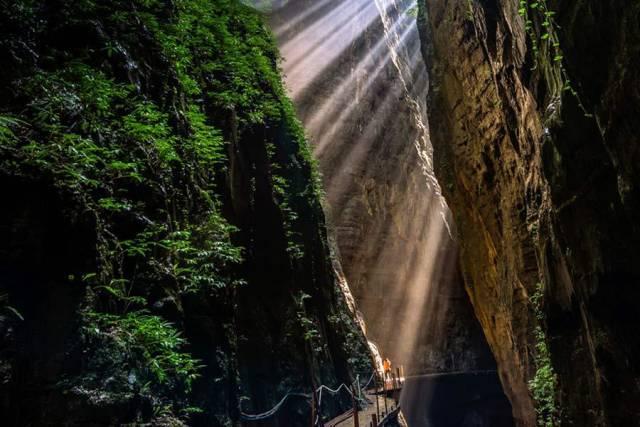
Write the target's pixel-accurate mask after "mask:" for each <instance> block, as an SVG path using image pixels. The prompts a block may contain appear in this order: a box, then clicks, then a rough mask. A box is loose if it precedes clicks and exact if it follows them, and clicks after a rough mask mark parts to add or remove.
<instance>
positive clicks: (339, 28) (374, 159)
mask: <svg viewBox="0 0 640 427" xmlns="http://www.w3.org/2000/svg"><path fill="white" fill-rule="evenodd" d="M411 7H412V4H411V2H409V1H398V2H395V1H391V0H383V1H379V2H376V1H368V0H367V1H362V0H358V1H347V0H331V1H325V2H308V1H303V0H297V1H291V2H289V3H287V4H286V6H284V7H281V8H279V9H276V10H274V12H273V13H272V14H271V16H270V23H271V27H272V29H273V31H274V33H275V35H276V39H277V42H278V45H279V47H280V51H281V54H282V55H283V58H284V61H283V71H284V74H285V76H286V83H287V87H288V88H289V90H290V92H291V94H292V99H293V102H294V105H295V107H296V110H297V112H298V115H299V116H300V118H301V120H302V122H303V124H304V126H305V129H306V131H307V133H308V135H309V139H310V141H311V143H312V145H313V147H314V155H315V157H316V158H317V159H318V164H319V169H320V171H321V172H322V175H323V182H324V188H325V191H326V206H325V210H326V211H327V213H328V217H329V225H330V234H331V235H333V236H334V238H335V242H336V246H337V249H338V253H339V255H340V260H341V264H342V266H343V269H344V273H345V276H346V278H347V281H348V283H349V286H350V288H351V290H352V292H353V295H354V297H355V300H356V302H357V306H358V309H359V310H360V311H361V312H362V314H363V318H364V320H365V321H366V326H367V336H368V338H369V339H370V340H372V341H374V342H375V343H376V344H377V345H378V347H379V348H380V351H381V352H382V354H383V356H388V357H389V358H390V359H391V360H392V362H393V363H394V364H395V365H396V366H398V365H404V367H405V369H406V371H407V373H424V372H432V371H451V370H469V369H476V368H491V367H492V366H493V361H492V358H491V355H490V354H489V353H488V351H487V347H486V343H485V341H484V338H483V337H482V333H481V331H480V330H479V328H478V325H477V322H476V321H475V319H474V318H473V315H472V313H471V310H470V307H469V305H468V303H467V301H465V299H464V298H462V296H463V287H462V284H461V276H460V273H459V270H458V267H457V262H456V259H457V249H456V246H455V243H454V242H453V240H452V239H451V237H450V235H449V230H448V227H449V224H447V223H446V220H447V219H448V220H450V218H449V214H448V210H447V207H446V205H445V204H444V203H443V201H442V198H441V196H440V195H439V193H438V188H437V183H436V182H435V179H434V177H433V175H432V173H431V172H432V171H431V168H430V164H429V162H430V159H429V156H430V152H429V150H430V145H429V141H428V129H426V127H425V126H424V122H423V121H424V120H425V119H426V116H425V111H426V110H425V103H426V99H425V96H424V94H425V93H426V89H427V80H428V77H427V73H426V69H425V66H424V62H423V60H422V58H421V55H420V40H419V37H418V32H417V29H416V26H415V13H414V12H415V10H412V9H411ZM381 11H384V15H385V18H386V22H385V21H383V19H381Z"/></svg>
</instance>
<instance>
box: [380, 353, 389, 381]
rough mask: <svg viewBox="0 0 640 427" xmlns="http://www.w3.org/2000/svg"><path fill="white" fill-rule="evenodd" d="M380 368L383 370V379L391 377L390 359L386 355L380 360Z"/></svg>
mask: <svg viewBox="0 0 640 427" xmlns="http://www.w3.org/2000/svg"><path fill="white" fill-rule="evenodd" d="M382 368H383V370H384V377H385V379H391V360H389V358H388V357H385V358H384V360H383V361H382Z"/></svg>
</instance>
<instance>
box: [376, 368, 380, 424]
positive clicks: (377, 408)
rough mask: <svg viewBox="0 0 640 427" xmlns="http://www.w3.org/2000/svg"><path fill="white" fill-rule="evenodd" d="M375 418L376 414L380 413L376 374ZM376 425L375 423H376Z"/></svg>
mask: <svg viewBox="0 0 640 427" xmlns="http://www.w3.org/2000/svg"><path fill="white" fill-rule="evenodd" d="M375 395H376V419H377V418H378V415H379V414H380V401H379V400H378V397H379V394H378V376H377V375H376V392H375ZM376 427H377V424H376Z"/></svg>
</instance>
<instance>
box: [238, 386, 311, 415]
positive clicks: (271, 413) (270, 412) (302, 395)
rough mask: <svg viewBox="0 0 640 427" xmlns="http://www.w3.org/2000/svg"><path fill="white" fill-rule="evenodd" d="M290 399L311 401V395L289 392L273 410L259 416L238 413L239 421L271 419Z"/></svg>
mask: <svg viewBox="0 0 640 427" xmlns="http://www.w3.org/2000/svg"><path fill="white" fill-rule="evenodd" d="M290 397H302V398H305V399H311V395H310V394H307V393H296V392H289V393H287V394H285V395H284V397H283V398H282V399H280V402H278V403H277V404H276V406H274V407H273V408H271V409H269V410H268V411H266V412H263V413H261V414H246V413H244V412H242V411H240V419H241V420H243V421H261V420H266V419H267V418H271V417H272V416H274V415H275V414H276V412H278V410H279V409H280V408H281V407H282V405H284V403H285V402H286V401H287V399H289V398H290Z"/></svg>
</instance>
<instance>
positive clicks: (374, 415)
mask: <svg viewBox="0 0 640 427" xmlns="http://www.w3.org/2000/svg"><path fill="white" fill-rule="evenodd" d="M371 421H372V422H373V427H378V416H377V415H376V414H371Z"/></svg>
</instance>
